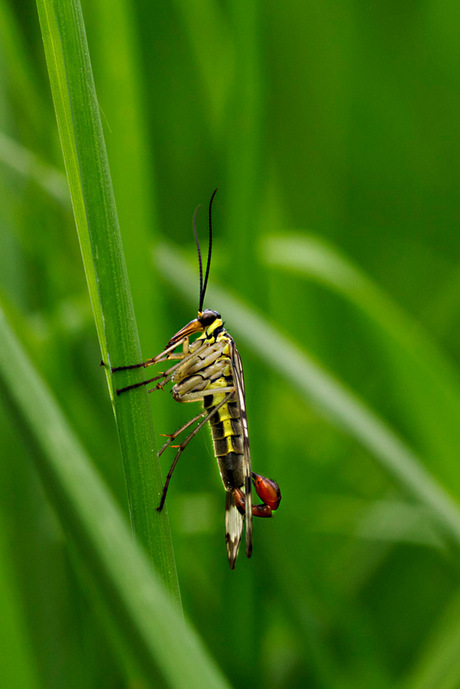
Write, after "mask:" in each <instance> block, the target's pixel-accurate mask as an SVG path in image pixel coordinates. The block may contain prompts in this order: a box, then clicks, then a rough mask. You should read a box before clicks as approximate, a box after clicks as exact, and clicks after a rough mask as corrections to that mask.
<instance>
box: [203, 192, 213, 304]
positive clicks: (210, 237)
mask: <svg viewBox="0 0 460 689" xmlns="http://www.w3.org/2000/svg"><path fill="white" fill-rule="evenodd" d="M216 192H217V189H214V191H213V192H212V196H211V200H210V202H209V245H208V263H207V265H206V275H205V278H204V285H203V290H202V292H201V303H200V311H201V308H202V306H203V301H204V295H205V294H206V287H207V286H208V277H209V269H210V267H211V254H212V202H213V201H214V196H215V195H216Z"/></svg>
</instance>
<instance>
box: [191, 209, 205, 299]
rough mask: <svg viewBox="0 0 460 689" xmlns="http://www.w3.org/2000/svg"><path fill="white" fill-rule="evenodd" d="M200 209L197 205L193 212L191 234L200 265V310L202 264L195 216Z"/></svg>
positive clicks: (202, 296)
mask: <svg viewBox="0 0 460 689" xmlns="http://www.w3.org/2000/svg"><path fill="white" fill-rule="evenodd" d="M199 210H200V206H197V207H196V209H195V212H194V214H193V234H194V235H195V244H196V249H197V251H198V264H199V266H200V305H199V307H198V311H201V309H202V308H203V298H204V295H203V264H202V263H201V251H200V243H199V241H198V235H197V232H196V216H197V214H198V211H199Z"/></svg>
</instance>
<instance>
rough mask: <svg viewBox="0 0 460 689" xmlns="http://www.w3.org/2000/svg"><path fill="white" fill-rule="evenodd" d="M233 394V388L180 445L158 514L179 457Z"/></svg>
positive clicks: (169, 472)
mask: <svg viewBox="0 0 460 689" xmlns="http://www.w3.org/2000/svg"><path fill="white" fill-rule="evenodd" d="M233 393H234V389H233V388H232V389H231V391H230V392H229V393H228V394H227V395H225V397H224V399H223V400H222V401H221V402H219V404H217V405H216V406H215V407H214V409H213V410H212V411H210V412H209V414H206V416H205V418H204V419H203V421H201V423H199V424H198V426H197V427H196V428H194V429H193V431H192V432H191V433H190V435H188V436H187V437H186V438H185V440H184V442H183V443H182V444H181V445H179V449H178V451H177V454H176V456H175V457H174V460H173V463H172V464H171V467H170V469H169V471H168V475H167V476H166V481H165V485H164V487H163V493H162V495H161V500H160V504H159V505H158V507H157V512H161V510H162V509H163V507H164V504H165V500H166V493H167V492H168V487H169V482H170V481H171V477H172V475H173V472H174V469H175V468H176V464H177V462H178V461H179V457H180V456H181V454H182V452H183V451H184V450H185V448H186V447H187V445H188V444H189V442H190V441H191V439H192V438H193V437H194V436H195V435H196V434H197V433H198V431H199V430H201V429H202V428H203V426H204V424H205V423H206V422H207V421H209V419H210V418H211V416H212V415H213V414H215V413H216V412H217V411H218V410H219V409H220V408H221V407H222V406H223V405H224V404H225V403H226V402H228V400H229V399H230V397H231V396H232V395H233ZM195 421H196V419H195ZM181 430H183V429H179V432H180V431H181Z"/></svg>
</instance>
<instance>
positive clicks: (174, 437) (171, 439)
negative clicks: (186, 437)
mask: <svg viewBox="0 0 460 689" xmlns="http://www.w3.org/2000/svg"><path fill="white" fill-rule="evenodd" d="M205 414H206V412H205V411H202V412H201V414H198V415H197V416H195V417H194V418H193V419H190V421H187V423H184V425H183V426H181V427H180V428H178V429H177V431H174V433H171V435H168V440H167V441H166V442H165V444H164V445H163V447H162V448H161V450H160V451H159V452H158V457H161V455H162V454H163V452H164V451H165V450H166V448H167V447H169V445H170V444H171V443H172V441H173V440H175V439H176V438H177V436H179V435H180V434H181V433H182V431H185V430H186V429H187V428H189V427H190V426H191V425H192V424H194V423H195V421H198V419H201V418H202V417H203V416H204V415H205Z"/></svg>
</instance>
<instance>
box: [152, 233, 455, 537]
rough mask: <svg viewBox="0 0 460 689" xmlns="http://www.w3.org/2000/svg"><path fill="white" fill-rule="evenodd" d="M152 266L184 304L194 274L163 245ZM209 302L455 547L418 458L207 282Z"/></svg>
mask: <svg viewBox="0 0 460 689" xmlns="http://www.w3.org/2000/svg"><path fill="white" fill-rule="evenodd" d="M155 262H156V265H157V266H158V267H159V269H160V270H161V271H162V273H163V275H164V277H165V279H167V280H168V281H169V282H170V283H171V284H172V285H173V286H174V287H175V288H176V289H177V290H178V291H179V292H180V293H181V295H182V296H183V297H184V298H185V299H186V300H187V301H191V300H192V299H193V296H192V295H193V291H192V289H191V287H192V285H193V284H194V280H195V278H194V273H193V270H192V269H190V267H189V266H188V265H187V264H186V262H185V261H183V260H182V259H180V258H179V257H178V256H177V253H176V252H174V251H173V250H171V249H170V248H168V247H166V246H162V247H161V249H160V250H159V251H158V253H157V255H156V257H155ZM208 293H209V302H211V301H212V302H213V303H214V304H218V305H219V310H221V312H222V313H224V314H225V318H226V322H227V323H230V326H229V327H230V330H231V332H232V333H234V334H236V335H237V336H238V338H239V339H240V340H241V341H242V342H245V343H246V345H247V346H250V347H251V348H252V349H253V350H254V351H255V352H257V353H258V355H259V356H260V357H261V358H262V359H263V360H264V361H265V363H266V364H267V365H268V366H270V367H271V368H273V370H274V371H275V372H276V373H277V374H279V375H282V376H283V377H284V379H285V380H288V381H290V382H291V383H292V385H293V386H295V389H296V391H297V392H298V393H299V394H300V395H301V396H302V397H303V398H304V399H305V400H306V401H307V402H308V403H309V404H311V403H313V404H315V406H316V407H317V408H318V409H319V410H320V411H321V412H322V414H323V415H324V416H325V417H326V418H327V419H328V420H330V421H331V422H332V423H334V425H336V426H337V427H339V428H341V429H343V430H345V431H346V432H347V433H349V434H350V435H352V436H353V437H355V438H356V439H357V440H358V441H359V442H360V443H362V444H363V445H364V446H365V447H366V448H367V449H368V450H369V451H370V452H371V453H372V455H373V456H374V457H375V458H376V459H378V460H379V461H380V462H381V464H382V465H383V466H384V467H385V469H386V470H387V471H389V472H390V473H391V474H392V475H393V476H394V477H395V478H396V480H397V481H398V482H399V483H400V484H401V485H402V486H403V487H404V488H405V489H406V490H407V491H409V492H410V493H411V494H412V495H414V496H415V497H416V498H417V499H418V500H420V501H421V502H422V503H423V504H425V505H427V506H429V507H430V509H431V510H432V511H433V514H434V516H435V517H436V519H437V521H438V522H439V523H440V524H442V526H443V527H444V529H446V530H447V531H448V532H449V533H450V535H451V536H452V537H453V538H454V539H455V541H456V542H457V544H459V545H460V509H459V507H458V505H457V504H456V503H455V501H454V500H453V499H452V498H451V497H450V495H449V494H448V493H447V491H446V490H444V489H443V487H442V486H441V485H440V484H439V483H438V481H437V480H436V479H435V478H434V477H433V476H432V475H431V474H430V473H429V472H428V471H427V470H426V469H425V468H424V466H423V462H422V460H421V458H420V457H418V456H417V455H416V453H415V452H414V451H413V450H412V449H411V448H410V447H409V446H408V445H407V444H406V443H405V442H404V441H403V440H402V439H401V438H400V437H398V435H397V434H396V433H395V432H394V431H393V430H392V429H391V427H390V426H389V425H388V424H387V423H385V421H383V420H382V419H381V418H379V416H378V415H377V414H376V413H375V412H374V411H373V410H372V409H370V408H369V407H368V406H366V404H365V403H364V402H363V401H362V400H361V399H359V397H358V396H357V395H355V394H354V393H353V392H352V391H351V390H349V389H348V388H347V387H346V386H345V385H344V384H342V383H341V382H340V381H339V380H338V379H336V378H334V376H332V375H331V374H330V373H328V372H327V371H326V370H325V369H324V368H322V367H321V366H320V365H319V364H318V363H317V362H316V361H314V360H313V359H312V358H311V357H309V356H308V354H307V353H306V352H304V351H302V350H301V348H300V347H299V346H297V345H295V344H293V343H292V342H290V341H289V340H288V339H287V338H286V337H284V336H283V335H282V334H281V333H280V332H279V331H278V330H276V329H275V328H274V327H272V326H271V325H270V324H269V323H268V322H267V321H266V320H265V319H264V318H262V317H261V316H259V315H258V314H257V313H256V312H255V311H254V310H253V309H251V308H250V307H248V306H246V305H245V304H243V303H242V302H241V301H239V300H238V299H236V298H235V297H232V296H230V295H229V292H228V290H222V289H219V288H217V287H216V286H215V285H213V284H210V285H209V289H208Z"/></svg>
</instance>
